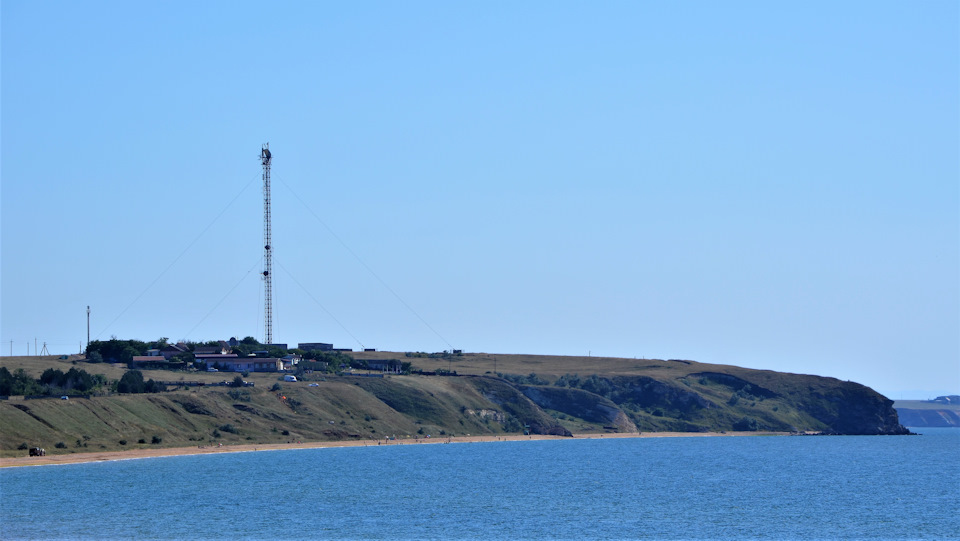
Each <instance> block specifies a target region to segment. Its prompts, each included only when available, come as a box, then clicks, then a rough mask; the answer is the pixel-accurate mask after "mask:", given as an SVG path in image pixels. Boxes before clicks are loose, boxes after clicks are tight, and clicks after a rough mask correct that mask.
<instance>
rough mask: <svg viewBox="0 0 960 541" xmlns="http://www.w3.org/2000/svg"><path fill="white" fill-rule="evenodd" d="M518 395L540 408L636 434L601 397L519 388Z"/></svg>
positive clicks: (627, 420)
mask: <svg viewBox="0 0 960 541" xmlns="http://www.w3.org/2000/svg"><path fill="white" fill-rule="evenodd" d="M520 391H521V392H523V394H524V395H525V396H526V397H527V398H529V399H530V400H532V401H533V402H534V403H535V404H536V405H537V406H539V407H541V408H545V409H549V410H554V411H559V412H561V413H565V414H567V415H572V416H574V417H579V418H580V419H583V420H585V421H589V422H591V423H598V424H602V425H605V426H610V427H614V428H616V429H617V430H618V431H620V432H636V431H637V426H636V425H635V424H633V421H631V420H630V418H629V417H627V415H626V414H625V413H624V412H623V410H621V409H620V407H619V406H617V405H616V404H614V403H613V402H612V401H610V400H608V399H606V398H604V397H602V396H599V395H596V394H593V393H589V392H587V391H583V390H580V389H568V388H565V387H546V386H521V387H520Z"/></svg>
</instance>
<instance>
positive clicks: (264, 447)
mask: <svg viewBox="0 0 960 541" xmlns="http://www.w3.org/2000/svg"><path fill="white" fill-rule="evenodd" d="M783 435H788V433H786V432H724V433H720V432H644V433H639V434H638V433H619V434H610V433H605V434H577V435H575V436H573V437H563V436H542V435H531V436H520V435H506V436H456V437H452V438H450V437H441V438H416V439H415V438H410V439H402V440H390V441H385V440H363V441H357V440H351V441H317V442H302V443H274V444H246V445H224V446H198V447H170V448H160V449H131V450H129V451H103V452H93V453H66V454H60V455H54V454H48V455H47V456H23V457H14V458H0V468H12V467H20V466H51V465H56V464H79V463H84V462H104V461H108V460H132V459H140V458H155V457H166V456H181V455H206V454H220V453H249V452H258V451H282V450H288V449H321V448H328V447H368V446H376V445H436V444H444V443H488V442H502V441H535V440H572V439H580V440H582V439H610V438H701V437H731V436H783Z"/></svg>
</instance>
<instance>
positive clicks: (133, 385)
mask: <svg viewBox="0 0 960 541" xmlns="http://www.w3.org/2000/svg"><path fill="white" fill-rule="evenodd" d="M145 390H146V383H144V381H143V373H142V372H140V371H139V370H128V371H127V373H126V374H124V375H123V377H121V378H120V383H118V384H117V392H118V393H142V392H144V391H145Z"/></svg>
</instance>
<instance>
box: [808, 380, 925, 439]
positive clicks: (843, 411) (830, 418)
mask: <svg viewBox="0 0 960 541" xmlns="http://www.w3.org/2000/svg"><path fill="white" fill-rule="evenodd" d="M810 398H811V399H809V400H807V401H806V402H805V403H806V408H805V409H806V410H807V412H808V413H809V414H810V415H811V416H813V417H814V418H816V419H817V420H819V421H822V422H823V423H824V424H826V425H827V426H828V428H827V429H826V430H824V432H825V433H834V434H856V435H901V434H910V431H909V430H908V429H907V428H906V427H904V426H903V425H902V424H900V418H899V416H898V415H897V410H895V409H894V408H893V400H890V399H888V398H886V397H885V396H883V395H881V394H880V393H878V392H876V391H874V390H873V389H870V388H869V387H866V386H864V385H860V384H859V383H854V382H852V381H847V382H840V383H839V384H838V385H837V387H835V388H834V389H832V391H831V392H827V393H823V392H816V393H812V395H811V397H810Z"/></svg>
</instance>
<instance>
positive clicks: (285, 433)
mask: <svg viewBox="0 0 960 541" xmlns="http://www.w3.org/2000/svg"><path fill="white" fill-rule="evenodd" d="M281 434H283V435H284V436H289V435H290V431H289V430H284V431H283V432H281Z"/></svg>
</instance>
